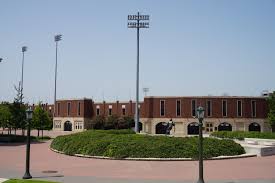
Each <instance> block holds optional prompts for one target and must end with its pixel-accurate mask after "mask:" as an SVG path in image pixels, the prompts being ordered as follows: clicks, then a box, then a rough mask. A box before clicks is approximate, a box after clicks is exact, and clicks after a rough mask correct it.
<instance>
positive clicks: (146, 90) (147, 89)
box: [143, 88, 149, 97]
mask: <svg viewBox="0 0 275 183" xmlns="http://www.w3.org/2000/svg"><path fill="white" fill-rule="evenodd" d="M143 92H144V96H145V97H146V96H147V92H149V88H143Z"/></svg>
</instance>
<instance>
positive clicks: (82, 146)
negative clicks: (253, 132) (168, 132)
mask: <svg viewBox="0 0 275 183" xmlns="http://www.w3.org/2000/svg"><path fill="white" fill-rule="evenodd" d="M203 146H204V151H203V156H204V158H205V159H211V158H213V157H218V156H235V155H242V154H244V153H245V151H244V149H243V147H242V146H241V145H239V144H237V143H235V142H234V141H232V140H228V139H215V138H204V145H203ZM51 149H53V150H55V151H58V152H62V153H64V154H67V155H78V156H82V155H84V156H85V155H87V157H108V158H112V159H129V158H132V159H137V160H138V159H142V158H145V159H148V160H149V159H150V158H151V159H159V158H168V159H171V160H175V159H176V158H191V159H197V158H198V137H168V136H149V135H140V134H135V133H134V132H133V131H131V130H88V131H85V132H81V133H76V134H71V135H65V136H59V137H57V138H55V139H54V140H53V141H52V143H51Z"/></svg>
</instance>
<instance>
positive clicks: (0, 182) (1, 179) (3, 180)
mask: <svg viewBox="0 0 275 183" xmlns="http://www.w3.org/2000/svg"><path fill="white" fill-rule="evenodd" d="M6 180H8V179H4V178H0V183H2V182H5V181H6Z"/></svg>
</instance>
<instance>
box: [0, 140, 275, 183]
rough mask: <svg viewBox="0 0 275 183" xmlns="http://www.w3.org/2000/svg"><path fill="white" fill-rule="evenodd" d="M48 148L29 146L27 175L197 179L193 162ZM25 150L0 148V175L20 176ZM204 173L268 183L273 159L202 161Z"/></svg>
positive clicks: (213, 177)
mask: <svg viewBox="0 0 275 183" xmlns="http://www.w3.org/2000/svg"><path fill="white" fill-rule="evenodd" d="M49 145H50V142H49V141H48V142H45V143H35V144H32V145H31V172H40V173H41V172H42V171H47V170H54V171H58V173H59V174H62V175H64V176H93V177H102V178H116V179H148V180H197V177H198V162H196V161H182V162H175V161H170V162H169V161H167V162H153V161H119V160H101V159H87V158H79V157H72V156H66V155H62V154H58V153H55V152H52V151H51V150H50V149H49ZM25 150H26V149H25V145H24V144H13V145H7V144H1V145H0V164H1V166H0V172H1V169H2V170H3V169H5V170H14V171H17V172H24V168H25ZM204 170H205V171H204V175H205V180H244V179H246V180H249V179H258V180H271V179H275V174H274V170H275V156H268V157H252V158H243V159H232V160H211V161H205V163H204ZM1 176H2V175H1ZM2 177H3V176H2Z"/></svg>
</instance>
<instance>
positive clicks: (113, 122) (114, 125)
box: [104, 115, 119, 130]
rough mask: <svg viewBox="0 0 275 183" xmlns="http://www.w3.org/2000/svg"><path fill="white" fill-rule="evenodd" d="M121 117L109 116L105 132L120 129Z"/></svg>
mask: <svg viewBox="0 0 275 183" xmlns="http://www.w3.org/2000/svg"><path fill="white" fill-rule="evenodd" d="M118 124H119V117H118V116H117V115H111V116H108V118H107V120H106V123H105V125H104V129H105V130H109V129H118Z"/></svg>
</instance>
